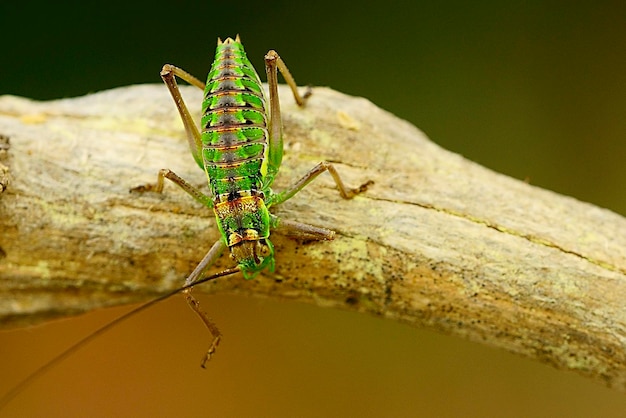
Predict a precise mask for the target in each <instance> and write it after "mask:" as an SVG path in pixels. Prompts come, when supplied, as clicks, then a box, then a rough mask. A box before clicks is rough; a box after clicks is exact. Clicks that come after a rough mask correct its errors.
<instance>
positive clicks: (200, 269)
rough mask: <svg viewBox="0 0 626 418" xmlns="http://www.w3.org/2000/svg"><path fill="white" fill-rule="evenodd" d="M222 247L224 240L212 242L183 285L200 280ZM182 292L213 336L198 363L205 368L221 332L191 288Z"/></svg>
mask: <svg viewBox="0 0 626 418" xmlns="http://www.w3.org/2000/svg"><path fill="white" fill-rule="evenodd" d="M224 249H226V244H224V242H222V240H221V239H220V240H218V241H217V242H216V243H215V244H213V246H212V247H211V249H210V250H209V252H208V253H206V255H205V256H204V258H203V259H202V261H200V263H199V264H198V266H196V268H195V269H194V270H193V271H192V272H191V274H190V275H189V277H187V279H186V280H185V286H187V285H190V284H193V283H195V282H196V281H198V280H200V279H201V278H202V276H203V275H204V273H205V272H206V270H207V269H208V268H209V267H211V266H212V265H213V264H214V263H215V261H216V260H217V259H218V258H219V257H220V256H221V255H222V253H223V252H224ZM184 294H185V300H186V301H187V304H188V305H189V307H190V308H191V309H192V310H193V311H194V312H195V313H196V315H198V317H199V318H200V320H201V321H202V323H204V325H205V326H206V328H207V329H208V330H209V333H210V334H211V336H212V337H213V340H212V341H211V344H210V345H209V349H208V350H207V352H206V354H205V355H204V358H203V359H202V363H200V365H201V366H202V368H205V367H206V363H207V361H209V360H210V359H211V356H212V355H213V353H215V349H216V348H217V345H218V344H219V343H220V340H221V338H222V333H221V332H220V330H219V328H218V327H217V325H216V324H215V322H213V320H212V319H211V318H209V316H208V315H207V314H206V312H204V311H203V310H202V309H201V308H200V302H198V300H197V299H196V298H194V297H193V295H192V294H191V289H187V290H185V291H184Z"/></svg>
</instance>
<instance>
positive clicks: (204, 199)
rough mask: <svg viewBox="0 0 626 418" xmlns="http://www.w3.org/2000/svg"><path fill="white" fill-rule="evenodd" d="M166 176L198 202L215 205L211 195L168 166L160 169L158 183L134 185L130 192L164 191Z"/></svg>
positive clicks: (210, 206) (209, 205)
mask: <svg viewBox="0 0 626 418" xmlns="http://www.w3.org/2000/svg"><path fill="white" fill-rule="evenodd" d="M165 178H167V179H168V180H170V181H171V182H172V183H174V184H176V185H177V186H178V187H180V188H181V189H183V190H184V191H185V192H187V193H188V194H189V195H190V196H191V197H193V198H194V199H196V200H197V201H198V202H200V203H202V204H203V205H205V206H207V207H209V208H212V207H213V200H212V199H211V198H210V197H209V196H207V195H205V194H204V193H202V192H201V191H200V190H198V189H196V188H195V187H193V186H192V185H191V184H189V183H188V182H187V181H186V180H185V179H183V178H182V177H180V176H179V175H178V174H176V173H174V172H173V171H172V170H170V169H167V168H164V169H162V170H159V174H158V176H157V182H156V184H144V185H141V186H137V187H133V188H132V189H130V192H131V193H133V192H138V193H143V192H155V193H162V192H163V186H164V185H165V181H164V180H163V179H165Z"/></svg>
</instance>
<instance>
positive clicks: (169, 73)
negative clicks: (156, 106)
mask: <svg viewBox="0 0 626 418" xmlns="http://www.w3.org/2000/svg"><path fill="white" fill-rule="evenodd" d="M176 77H179V78H181V79H183V80H185V81H186V82H188V83H189V84H191V85H194V86H196V87H198V88H199V89H201V90H204V87H205V84H204V83H203V82H202V81H200V80H198V79H197V78H196V77H194V76H192V75H191V74H189V73H188V72H187V71H185V70H183V69H181V68H178V67H175V66H173V65H171V64H165V65H164V66H163V69H162V70H161V79H163V82H164V83H165V85H166V86H167V89H168V90H169V91H170V94H171V96H172V98H173V99H174V103H175V104H176V108H177V109H178V113H179V114H180V118H181V119H182V121H183V125H185V132H186V134H187V142H188V143H189V149H190V150H191V154H192V155H193V159H194V160H195V161H196V163H197V164H198V165H199V166H200V167H201V168H202V167H203V163H202V155H201V154H202V141H201V139H200V130H199V129H198V126H196V123H195V122H194V121H193V117H192V116H191V113H189V109H188V108H187V105H186V104H185V100H184V99H183V96H182V95H181V94H180V89H179V88H178V83H176Z"/></svg>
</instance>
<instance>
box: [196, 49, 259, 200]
mask: <svg viewBox="0 0 626 418" xmlns="http://www.w3.org/2000/svg"><path fill="white" fill-rule="evenodd" d="M201 123H202V145H203V150H202V156H203V160H204V168H205V171H206V173H207V176H208V178H209V185H210V188H211V191H212V193H213V198H214V201H215V203H216V204H218V203H220V202H221V203H225V202H229V201H230V202H232V201H234V200H236V199H237V198H240V197H243V196H250V195H253V196H259V197H261V198H262V195H261V194H260V192H261V189H262V180H263V177H264V175H265V172H266V164H267V163H266V158H265V157H266V153H267V138H268V132H267V117H266V111H265V97H264V94H263V88H262V86H261V82H260V80H259V76H258V75H257V73H256V71H255V70H254V68H253V67H252V64H251V63H250V61H248V58H247V57H246V53H245V51H244V49H243V46H242V45H241V43H239V42H237V41H233V40H232V39H231V38H228V39H226V40H225V41H224V42H223V43H219V44H218V46H217V50H216V52H215V61H213V65H212V66H211V71H210V72H209V75H208V77H207V84H206V89H205V91H204V101H203V104H202V122H201Z"/></svg>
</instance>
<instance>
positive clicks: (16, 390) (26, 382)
mask: <svg viewBox="0 0 626 418" xmlns="http://www.w3.org/2000/svg"><path fill="white" fill-rule="evenodd" d="M239 271H240V270H239V267H234V268H231V269H226V270H223V271H220V272H219V273H215V274H213V275H211V276H207V277H204V278H202V279H199V280H196V281H195V282H193V283H191V284H188V285H185V286H183V287H179V288H178V289H175V290H172V291H170V292H168V293H166V294H164V295H162V296H159V297H158V298H155V299H152V300H151V301H149V302H146V303H144V304H143V305H141V306H138V307H137V308H135V309H133V310H131V311H130V312H127V313H125V314H124V315H122V316H120V317H118V318H116V319H114V320H113V321H111V322H109V323H107V324H105V325H103V326H102V327H100V328H98V329H97V330H95V331H94V332H92V333H91V334H89V335H87V336H86V337H84V338H83V339H81V340H79V341H77V342H76V343H74V344H73V345H72V346H70V347H69V348H67V349H66V350H64V351H62V352H61V353H60V354H58V355H57V356H56V357H54V358H53V359H51V360H49V361H48V362H47V363H46V364H44V365H43V366H41V367H39V368H38V369H37V370H35V371H34V372H32V373H31V374H30V375H28V376H27V377H25V378H24V379H23V380H22V381H21V382H20V383H18V384H17V385H15V386H14V387H13V388H12V389H11V390H9V391H8V392H7V393H5V394H4V395H3V396H2V398H0V410H2V409H3V408H4V407H5V406H6V405H7V404H8V403H9V402H11V400H13V398H15V397H16V396H17V395H19V394H20V393H22V392H23V391H24V390H25V389H27V388H28V387H29V386H30V385H32V384H33V383H34V382H36V381H37V380H38V379H39V378H41V377H42V376H44V375H45V374H46V373H47V372H48V371H50V370H51V369H52V368H54V367H56V366H58V365H59V364H60V363H61V362H63V360H65V359H67V358H69V357H70V356H71V355H72V354H74V353H76V352H77V351H78V350H80V349H81V348H83V347H84V346H86V345H87V344H89V343H90V342H92V341H93V340H95V339H97V338H98V337H100V336H101V335H102V334H104V333H106V332H107V331H110V330H111V329H112V328H113V327H115V326H116V325H119V324H120V323H121V322H124V321H125V320H127V319H129V318H130V317H132V316H135V315H136V314H138V313H139V312H141V311H144V310H146V309H148V308H150V307H151V306H153V305H156V304H157V303H159V302H162V301H164V300H165V299H168V298H169V297H171V296H174V295H176V294H178V293H180V292H184V291H185V290H187V289H191V288H192V287H194V286H197V285H199V284H202V283H205V282H208V281H210V280H214V279H218V278H220V277H224V276H229V275H231V274H235V273H237V272H239Z"/></svg>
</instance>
